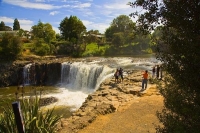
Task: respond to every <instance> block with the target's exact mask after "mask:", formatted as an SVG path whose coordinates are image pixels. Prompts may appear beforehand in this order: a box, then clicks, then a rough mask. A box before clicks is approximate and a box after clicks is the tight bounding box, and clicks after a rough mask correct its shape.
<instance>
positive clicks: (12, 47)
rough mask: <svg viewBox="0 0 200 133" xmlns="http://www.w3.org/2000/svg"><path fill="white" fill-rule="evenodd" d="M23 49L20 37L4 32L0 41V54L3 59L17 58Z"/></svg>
mask: <svg viewBox="0 0 200 133" xmlns="http://www.w3.org/2000/svg"><path fill="white" fill-rule="evenodd" d="M21 50H22V43H21V41H20V38H19V37H17V36H14V35H12V34H8V33H5V34H3V38H2V41H1V42H0V55H1V59H6V60H7V59H8V60H9V59H16V58H17V57H18V56H19V55H20V54H21Z"/></svg>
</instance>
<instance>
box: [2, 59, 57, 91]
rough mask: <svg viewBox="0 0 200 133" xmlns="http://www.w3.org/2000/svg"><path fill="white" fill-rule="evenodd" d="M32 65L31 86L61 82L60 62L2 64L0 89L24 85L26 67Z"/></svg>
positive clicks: (30, 71)
mask: <svg viewBox="0 0 200 133" xmlns="http://www.w3.org/2000/svg"><path fill="white" fill-rule="evenodd" d="M30 63H32V64H33V65H31V67H30V70H29V73H30V76H29V78H30V83H31V84H37V85H41V84H42V85H53V84H54V85H55V84H57V83H59V82H60V77H61V62H60V61H57V62H56V60H55V61H51V62H49V61H46V62H44V61H43V62H40V61H34V62H33V61H15V62H7V63H1V64H0V87H6V86H17V85H22V84H23V83H24V74H23V69H24V66H26V65H27V64H30Z"/></svg>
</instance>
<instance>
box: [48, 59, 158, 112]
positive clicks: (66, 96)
mask: <svg viewBox="0 0 200 133" xmlns="http://www.w3.org/2000/svg"><path fill="white" fill-rule="evenodd" d="M157 63H159V62H158V61H157V60H155V58H147V59H141V58H99V59H97V60H92V61H89V62H87V60H84V61H82V62H73V63H67V62H64V63H62V68H61V86H60V87H59V90H61V92H60V93H58V94H50V95H47V96H53V97H57V98H58V99H59V101H58V102H57V103H56V104H53V105H52V106H55V105H58V106H59V105H65V106H70V107H71V109H78V108H79V107H80V106H81V105H82V103H83V102H84V101H85V98H86V97H87V96H88V94H89V93H92V92H94V91H95V90H96V89H98V87H99V85H100V84H101V83H102V82H103V81H104V80H105V79H107V78H109V77H111V76H113V73H114V71H115V70H116V68H120V67H122V68H123V69H124V70H129V69H130V70H149V71H150V70H151V69H152V66H154V65H155V64H157ZM49 107H51V106H49Z"/></svg>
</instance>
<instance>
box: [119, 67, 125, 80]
mask: <svg viewBox="0 0 200 133" xmlns="http://www.w3.org/2000/svg"><path fill="white" fill-rule="evenodd" d="M119 77H120V81H121V82H123V80H124V77H123V69H122V68H120V69H119Z"/></svg>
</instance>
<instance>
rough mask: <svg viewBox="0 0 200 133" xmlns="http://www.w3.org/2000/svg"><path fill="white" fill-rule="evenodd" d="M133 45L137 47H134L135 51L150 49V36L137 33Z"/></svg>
mask: <svg viewBox="0 0 200 133" xmlns="http://www.w3.org/2000/svg"><path fill="white" fill-rule="evenodd" d="M133 43H135V44H137V46H136V45H135V49H136V50H138V51H142V50H147V49H149V48H150V35H143V34H142V33H138V34H137V35H135V38H134V39H133Z"/></svg>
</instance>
